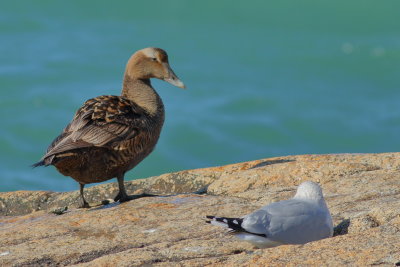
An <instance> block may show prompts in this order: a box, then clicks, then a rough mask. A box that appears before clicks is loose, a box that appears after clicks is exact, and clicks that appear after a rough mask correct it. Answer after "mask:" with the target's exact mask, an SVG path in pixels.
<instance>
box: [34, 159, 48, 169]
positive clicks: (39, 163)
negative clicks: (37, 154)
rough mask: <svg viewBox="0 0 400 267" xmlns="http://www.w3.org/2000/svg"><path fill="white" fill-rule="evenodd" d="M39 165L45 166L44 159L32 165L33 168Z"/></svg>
mask: <svg viewBox="0 0 400 267" xmlns="http://www.w3.org/2000/svg"><path fill="white" fill-rule="evenodd" d="M39 166H45V163H44V160H41V161H39V162H36V163H35V164H32V165H31V167H32V168H36V167H39Z"/></svg>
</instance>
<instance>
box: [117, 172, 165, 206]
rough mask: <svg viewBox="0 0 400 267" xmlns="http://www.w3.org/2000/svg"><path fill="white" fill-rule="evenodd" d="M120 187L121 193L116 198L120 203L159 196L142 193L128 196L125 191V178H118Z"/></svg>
mask: <svg viewBox="0 0 400 267" xmlns="http://www.w3.org/2000/svg"><path fill="white" fill-rule="evenodd" d="M117 179H118V187H119V192H118V194H117V195H116V196H115V198H114V201H115V202H116V201H119V202H121V203H122V202H126V201H130V200H134V199H138V198H142V197H156V196H158V195H153V194H147V193H142V194H138V195H130V196H129V195H128V194H127V193H126V190H125V185H124V176H123V175H121V176H118V177H117Z"/></svg>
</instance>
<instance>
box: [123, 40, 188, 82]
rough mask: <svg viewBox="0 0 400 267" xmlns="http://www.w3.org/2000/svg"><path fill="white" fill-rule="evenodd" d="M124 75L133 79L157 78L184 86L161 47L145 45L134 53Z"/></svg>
mask: <svg viewBox="0 0 400 267" xmlns="http://www.w3.org/2000/svg"><path fill="white" fill-rule="evenodd" d="M125 75H127V76H129V77H131V78H133V79H143V80H147V79H150V78H157V79H160V80H164V81H166V82H168V83H170V84H172V85H175V86H177V87H180V88H185V85H184V84H183V82H182V81H181V80H180V79H179V78H178V77H177V76H176V74H175V73H174V71H173V70H172V69H171V67H170V65H169V62H168V55H167V52H165V51H164V50H162V49H161V48H155V47H147V48H144V49H141V50H139V51H137V52H136V53H134V54H133V55H132V56H131V58H130V59H129V61H128V63H127V64H126V70H125Z"/></svg>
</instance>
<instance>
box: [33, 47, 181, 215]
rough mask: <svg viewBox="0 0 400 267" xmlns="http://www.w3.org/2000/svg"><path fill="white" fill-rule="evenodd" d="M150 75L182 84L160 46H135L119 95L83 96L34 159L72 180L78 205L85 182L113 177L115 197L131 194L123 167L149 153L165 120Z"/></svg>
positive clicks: (125, 197) (162, 108)
mask: <svg viewBox="0 0 400 267" xmlns="http://www.w3.org/2000/svg"><path fill="white" fill-rule="evenodd" d="M150 78H158V79H161V80H164V81H166V82H168V83H170V84H172V85H175V86H177V87H180V88H185V85H184V84H183V83H182V81H181V80H179V78H178V77H177V76H176V75H175V73H174V72H173V71H172V69H171V67H170V66H169V63H168V55H167V53H166V52H165V51H164V50H162V49H160V48H152V47H150V48H145V49H142V50H139V51H137V52H136V53H134V54H133V55H132V56H131V58H130V59H129V61H128V63H127V65H126V69H125V74H124V81H123V88H122V92H121V96H113V95H103V96H98V97H96V98H92V99H89V100H87V101H86V102H85V103H84V104H83V106H82V107H81V108H79V109H78V111H77V112H76V114H75V116H74V118H73V119H72V121H71V123H70V124H68V125H67V127H66V128H65V129H64V130H63V132H62V133H61V134H60V135H59V136H58V137H57V138H56V139H55V140H54V141H53V142H52V143H51V144H50V146H49V147H48V149H47V152H46V154H45V155H44V156H43V158H42V159H41V161H40V162H38V163H36V164H34V165H33V166H34V167H37V166H42V165H44V166H48V165H54V166H55V167H56V168H57V170H58V171H59V172H60V173H62V174H63V175H65V176H70V177H72V178H73V179H74V180H76V181H77V182H78V183H79V185H80V196H81V201H82V202H81V203H80V205H79V206H80V207H85V208H88V207H90V206H89V204H88V202H86V200H85V197H84V195H83V188H84V186H85V184H90V183H98V182H103V181H106V180H109V179H111V178H114V177H116V178H117V179H118V186H119V193H118V194H117V196H116V197H115V199H114V200H115V201H120V202H124V201H129V200H131V199H133V197H132V196H129V195H128V194H127V193H126V190H125V186H124V175H125V172H127V171H128V170H130V169H132V168H133V167H135V166H136V165H137V164H138V163H139V162H141V161H142V160H143V159H144V158H145V157H146V156H148V155H149V154H150V153H151V151H152V150H153V149H154V147H155V145H156V143H157V141H158V138H159V136H160V132H161V128H162V126H163V123H164V105H163V102H162V100H161V98H160V96H159V95H158V94H157V92H156V91H155V90H154V88H153V87H152V86H151V83H150Z"/></svg>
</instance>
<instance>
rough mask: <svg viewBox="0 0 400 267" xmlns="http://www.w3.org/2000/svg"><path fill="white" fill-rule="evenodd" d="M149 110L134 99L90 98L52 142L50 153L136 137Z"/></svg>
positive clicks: (105, 96) (115, 97)
mask: <svg viewBox="0 0 400 267" xmlns="http://www.w3.org/2000/svg"><path fill="white" fill-rule="evenodd" d="M145 115H146V114H145V111H144V110H143V109H142V108H141V107H139V106H138V105H136V104H135V103H134V102H132V101H130V100H128V99H126V98H123V97H120V96H110V95H104V96H99V97H96V98H92V99H89V100H87V101H86V102H85V103H84V104H83V106H82V107H81V108H79V109H78V111H77V112H76V114H75V116H74V118H73V120H72V121H71V123H70V124H69V125H68V126H67V127H66V128H65V129H64V131H63V132H62V133H61V134H60V135H59V136H58V137H57V138H56V139H55V140H54V141H53V142H52V143H51V144H50V146H49V148H48V149H47V153H46V155H45V156H44V157H43V158H44V159H45V158H48V157H51V156H52V155H55V154H59V153H63V152H66V151H70V150H74V149H79V148H84V147H92V146H97V147H101V146H107V145H109V144H111V143H113V142H116V141H121V140H127V139H130V138H133V137H134V136H136V135H137V134H138V132H139V131H140V129H141V128H143V123H145V122H144V121H143V118H145V117H146V116H145Z"/></svg>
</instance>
